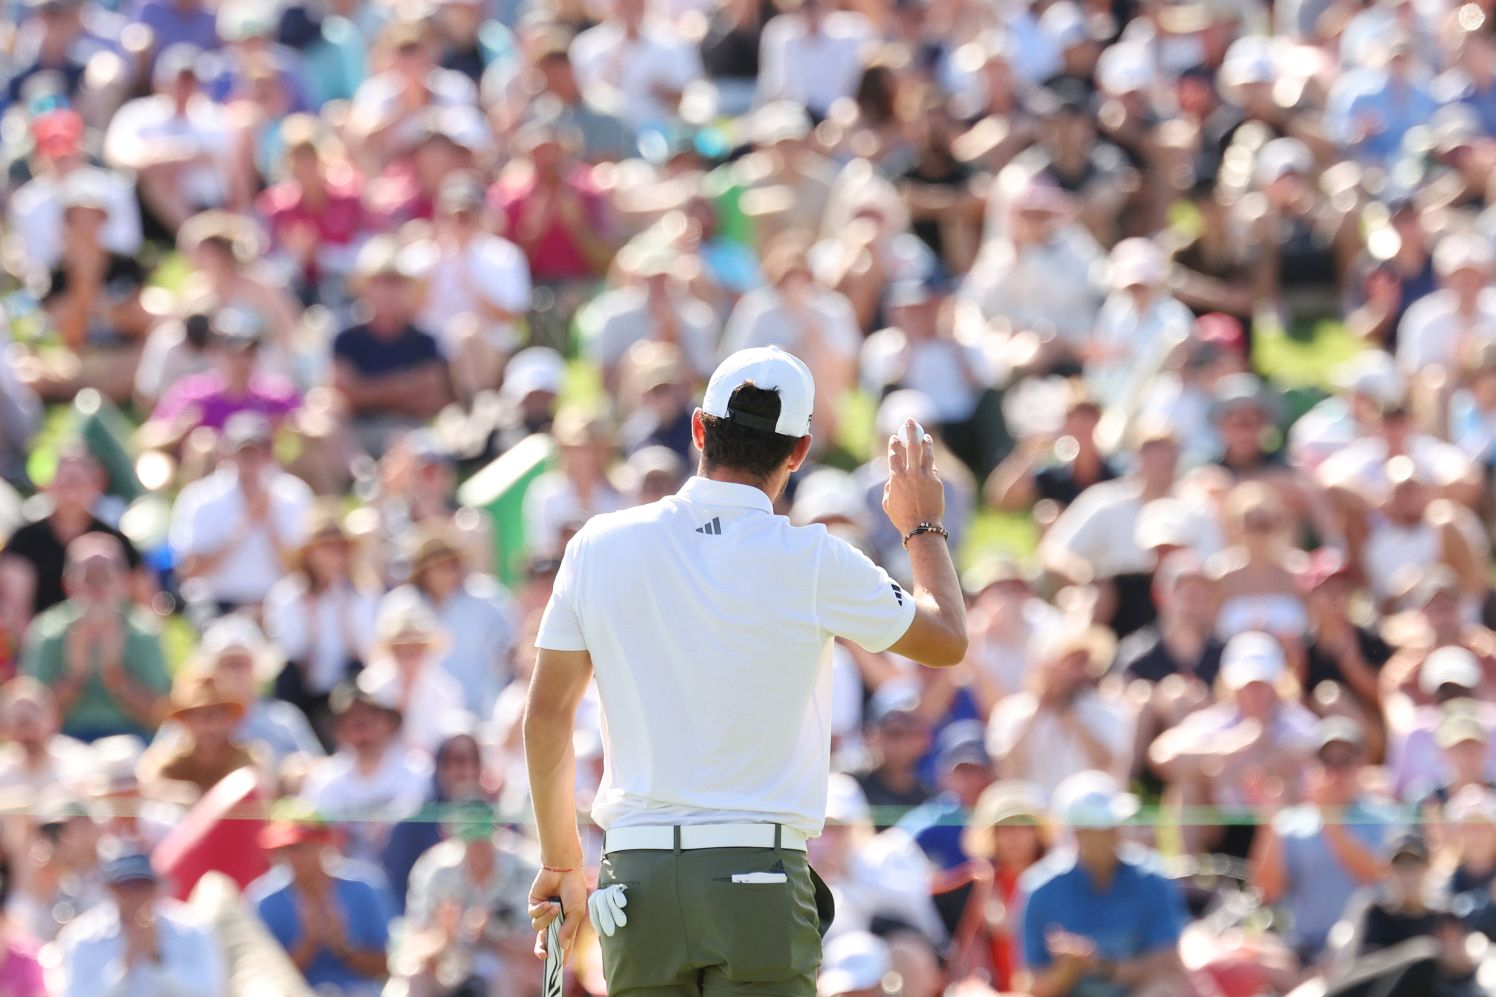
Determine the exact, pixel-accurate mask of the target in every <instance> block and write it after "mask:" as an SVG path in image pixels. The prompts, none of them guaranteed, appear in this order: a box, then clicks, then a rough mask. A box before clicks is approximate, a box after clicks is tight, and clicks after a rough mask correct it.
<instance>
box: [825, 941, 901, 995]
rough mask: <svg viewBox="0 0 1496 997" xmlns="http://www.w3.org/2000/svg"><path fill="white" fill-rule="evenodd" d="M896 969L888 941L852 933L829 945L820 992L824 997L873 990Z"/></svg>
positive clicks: (827, 944) (827, 945) (828, 943)
mask: <svg viewBox="0 0 1496 997" xmlns="http://www.w3.org/2000/svg"><path fill="white" fill-rule="evenodd" d="M892 969H893V960H892V958H891V957H890V956H889V953H888V943H887V942H885V941H884V940H883V939H881V938H879V937H878V936H877V935H874V934H872V933H870V932H867V931H849V932H847V933H846V934H844V935H838V936H837V937H836V938H833V939H832V940H831V941H829V942H827V943H826V954H825V957H824V958H823V959H822V960H821V975H820V977H819V978H818V979H817V980H816V993H817V994H818V995H820V997H836V995H837V994H846V993H852V992H854V991H857V990H871V989H873V988H874V987H876V986H878V985H879V984H880V983H882V982H883V977H885V976H887V975H888V973H889V971H890V970H892Z"/></svg>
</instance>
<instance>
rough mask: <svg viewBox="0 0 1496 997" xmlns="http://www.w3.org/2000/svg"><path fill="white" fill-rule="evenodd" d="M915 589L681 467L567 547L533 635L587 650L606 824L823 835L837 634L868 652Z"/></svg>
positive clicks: (751, 493)
mask: <svg viewBox="0 0 1496 997" xmlns="http://www.w3.org/2000/svg"><path fill="white" fill-rule="evenodd" d="M913 620H914V600H913V599H912V598H911V597H910V595H909V594H908V593H907V592H905V591H904V590H903V589H901V588H900V587H899V585H898V583H896V582H895V581H894V580H893V579H892V578H890V577H889V575H888V573H887V572H885V571H884V570H883V569H882V568H880V567H878V566H877V565H875V564H874V563H873V562H872V561H870V560H868V559H867V558H866V557H865V556H863V555H862V554H861V553H860V552H858V551H857V550H856V549H855V548H853V547H852V546H851V545H850V544H848V543H846V542H845V541H843V540H841V539H839V538H837V537H833V536H831V535H830V534H828V533H827V532H826V529H825V527H823V526H804V527H797V526H791V525H790V522H789V520H787V519H785V518H784V517H782V516H776V515H774V513H773V506H772V504H771V503H770V501H769V497H768V496H767V495H766V494H764V492H763V491H762V490H760V489H758V488H753V487H751V486H748V485H736V484H730V483H727V482H721V481H712V480H709V479H706V478H700V477H697V478H692V479H691V480H690V481H688V482H687V483H686V484H685V486H684V487H682V488H681V490H680V492H679V493H678V494H676V495H673V496H670V497H669V498H665V499H661V500H660V501H658V502H655V503H652V504H650V505H645V506H639V507H637V508H634V509H628V510H625V511H623V512H616V513H609V514H606V515H601V516H596V517H594V518H593V519H591V520H589V521H588V523H587V525H586V526H585V527H584V528H583V529H582V531H581V532H580V533H578V534H577V535H576V536H575V537H574V538H573V539H572V541H571V543H570V544H568V545H567V548H566V555H565V557H564V558H563V559H562V562H561V570H560V572H559V574H558V575H557V577H556V584H555V590H554V592H553V593H552V595H551V601H550V604H549V605H548V606H547V607H546V610H545V616H544V618H543V619H542V620H541V623H540V635H539V637H538V638H537V640H536V641H535V644H536V646H537V647H541V648H547V649H550V650H555V651H588V652H590V654H591V658H592V666H593V669H594V671H595V672H596V675H597V688H598V695H599V697H600V699H601V702H602V712H603V721H602V734H603V745H604V757H605V765H604V768H603V778H602V785H601V787H600V788H599V790H598V793H597V798H596V801H595V803H594V805H593V808H592V818H593V820H595V821H596V822H597V823H598V824H599V825H600V826H601V827H603V828H616V827H631V826H638V825H647V824H700V823H713V822H772V823H780V824H785V825H788V826H790V827H793V828H795V829H796V830H798V831H801V832H803V833H804V834H807V835H816V834H819V833H820V831H821V825H822V824H823V823H824V822H825V814H826V780H827V775H828V773H829V769H830V755H831V698H832V697H831V691H832V690H831V667H830V660H831V656H830V655H829V654H828V653H827V651H828V650H829V647H830V644H831V640H832V638H834V637H838V636H840V637H846V638H848V639H850V640H853V641H856V642H857V643H858V644H860V645H862V646H863V647H865V648H867V649H868V650H869V651H882V650H884V649H885V648H887V647H889V646H890V645H892V644H893V643H894V642H895V641H897V640H898V639H899V638H900V637H902V636H903V635H904V633H905V632H906V631H907V630H908V629H909V625H910V623H912V622H913Z"/></svg>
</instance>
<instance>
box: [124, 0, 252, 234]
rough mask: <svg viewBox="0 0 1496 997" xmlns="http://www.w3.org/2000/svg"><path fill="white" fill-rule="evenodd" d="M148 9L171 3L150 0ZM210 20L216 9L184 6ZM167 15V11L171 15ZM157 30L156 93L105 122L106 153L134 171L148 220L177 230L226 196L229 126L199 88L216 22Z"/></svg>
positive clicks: (193, 2)
mask: <svg viewBox="0 0 1496 997" xmlns="http://www.w3.org/2000/svg"><path fill="white" fill-rule="evenodd" d="M148 9H152V10H157V11H163V12H168V11H173V10H175V9H176V5H174V4H172V3H168V2H165V0H152V2H151V3H150V4H148ZM187 9H189V10H191V11H193V12H194V14H195V15H196V16H199V17H203V16H205V17H206V18H207V20H208V21H209V22H210V23H211V22H212V21H213V14H212V13H211V12H208V11H205V10H204V9H203V8H202V7H201V6H199V5H198V4H197V2H196V0H189V4H188V8H187ZM168 16H170V15H168ZM203 33H204V32H203V31H201V30H198V29H188V30H185V31H180V32H179V31H177V30H170V29H169V33H165V34H157V35H156V36H155V37H156V42H157V44H158V45H159V46H160V47H159V48H158V49H157V50H156V51H157V53H158V54H157V55H156V58H155V65H154V68H153V69H152V71H151V82H152V84H153V87H154V90H155V93H153V94H152V95H151V96H148V97H139V98H136V99H135V100H132V101H129V102H128V103H126V104H125V106H123V107H121V108H120V109H119V112H118V113H117V114H115V116H114V118H113V119H112V120H111V121H110V123H109V129H108V132H107V133H106V134H105V136H104V161H105V162H106V163H108V164H109V165H110V166H111V167H112V168H114V169H117V170H119V171H120V172H122V173H123V172H130V173H133V174H134V175H135V176H136V178H137V181H136V182H137V183H138V185H139V191H140V199H141V202H142V203H143V204H144V205H145V208H146V210H147V212H149V214H150V216H151V220H152V221H153V222H154V223H155V224H157V225H159V226H161V227H162V228H164V229H165V230H166V231H167V232H169V233H172V234H175V233H176V231H177V229H179V228H181V227H182V224H183V223H184V222H186V221H187V219H188V218H190V217H192V216H193V215H195V214H197V213H198V212H199V211H203V210H205V209H208V208H218V207H222V206H223V205H225V204H227V203H229V201H230V199H231V197H232V196H233V195H234V194H235V193H236V192H234V191H231V189H230V184H229V177H230V176H232V175H233V170H232V168H231V166H230V158H229V157H230V152H231V149H230V133H229V129H228V126H227V122H226V121H225V120H224V116H223V113H222V109H221V108H220V107H219V106H218V105H216V104H215V103H214V102H213V99H212V98H211V97H209V96H208V95H207V94H206V93H204V92H203V89H202V77H203V76H204V75H205V74H207V73H208V72H210V69H209V67H208V64H207V62H206V61H205V60H204V58H203V50H204V49H208V48H214V47H216V37H215V34H214V29H213V28H212V27H211V26H210V27H208V28H207V29H206V33H207V37H206V38H205V37H203Z"/></svg>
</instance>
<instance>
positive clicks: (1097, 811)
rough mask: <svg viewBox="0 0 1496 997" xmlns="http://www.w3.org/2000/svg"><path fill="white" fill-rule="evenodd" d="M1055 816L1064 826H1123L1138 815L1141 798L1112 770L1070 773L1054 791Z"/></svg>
mask: <svg viewBox="0 0 1496 997" xmlns="http://www.w3.org/2000/svg"><path fill="white" fill-rule="evenodd" d="M1053 809H1054V816H1055V819H1056V820H1057V821H1059V822H1060V823H1061V824H1063V825H1064V826H1065V827H1070V828H1077V827H1078V828H1095V829H1102V828H1111V827H1120V826H1121V825H1123V824H1126V823H1127V822H1128V821H1130V820H1132V818H1133V817H1135V816H1137V812H1138V798H1137V797H1136V796H1133V795H1132V794H1131V793H1127V792H1124V791H1123V790H1122V787H1121V786H1119V785H1117V780H1116V779H1114V778H1113V777H1112V776H1111V775H1110V774H1109V773H1106V772H1099V771H1097V770H1095V769H1091V770H1088V771H1084V772H1077V773H1075V774H1074V775H1071V776H1067V777H1066V778H1065V780H1064V781H1063V782H1061V783H1060V784H1059V785H1058V786H1056V787H1055V790H1054V804H1053Z"/></svg>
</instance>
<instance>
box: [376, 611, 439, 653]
mask: <svg viewBox="0 0 1496 997" xmlns="http://www.w3.org/2000/svg"><path fill="white" fill-rule="evenodd" d="M374 641H375V652H374V653H375V655H376V656H378V655H384V654H388V652H389V649H390V648H392V647H394V646H395V645H396V644H415V643H422V644H426V645H428V647H429V648H430V649H431V652H432V657H433V658H440V657H441V656H442V655H443V654H444V653H445V651H446V646H447V632H446V630H444V629H443V628H442V625H441V621H440V620H438V619H437V617H436V614H435V613H433V612H432V611H431V609H430V608H429V607H428V606H427V605H426V604H425V603H424V602H421V601H419V600H417V599H400V600H399V601H397V602H395V603H394V604H393V605H390V606H387V607H386V608H385V609H384V610H383V611H382V612H381V613H380V614H379V619H378V621H377V622H376V623H375V625H374Z"/></svg>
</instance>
